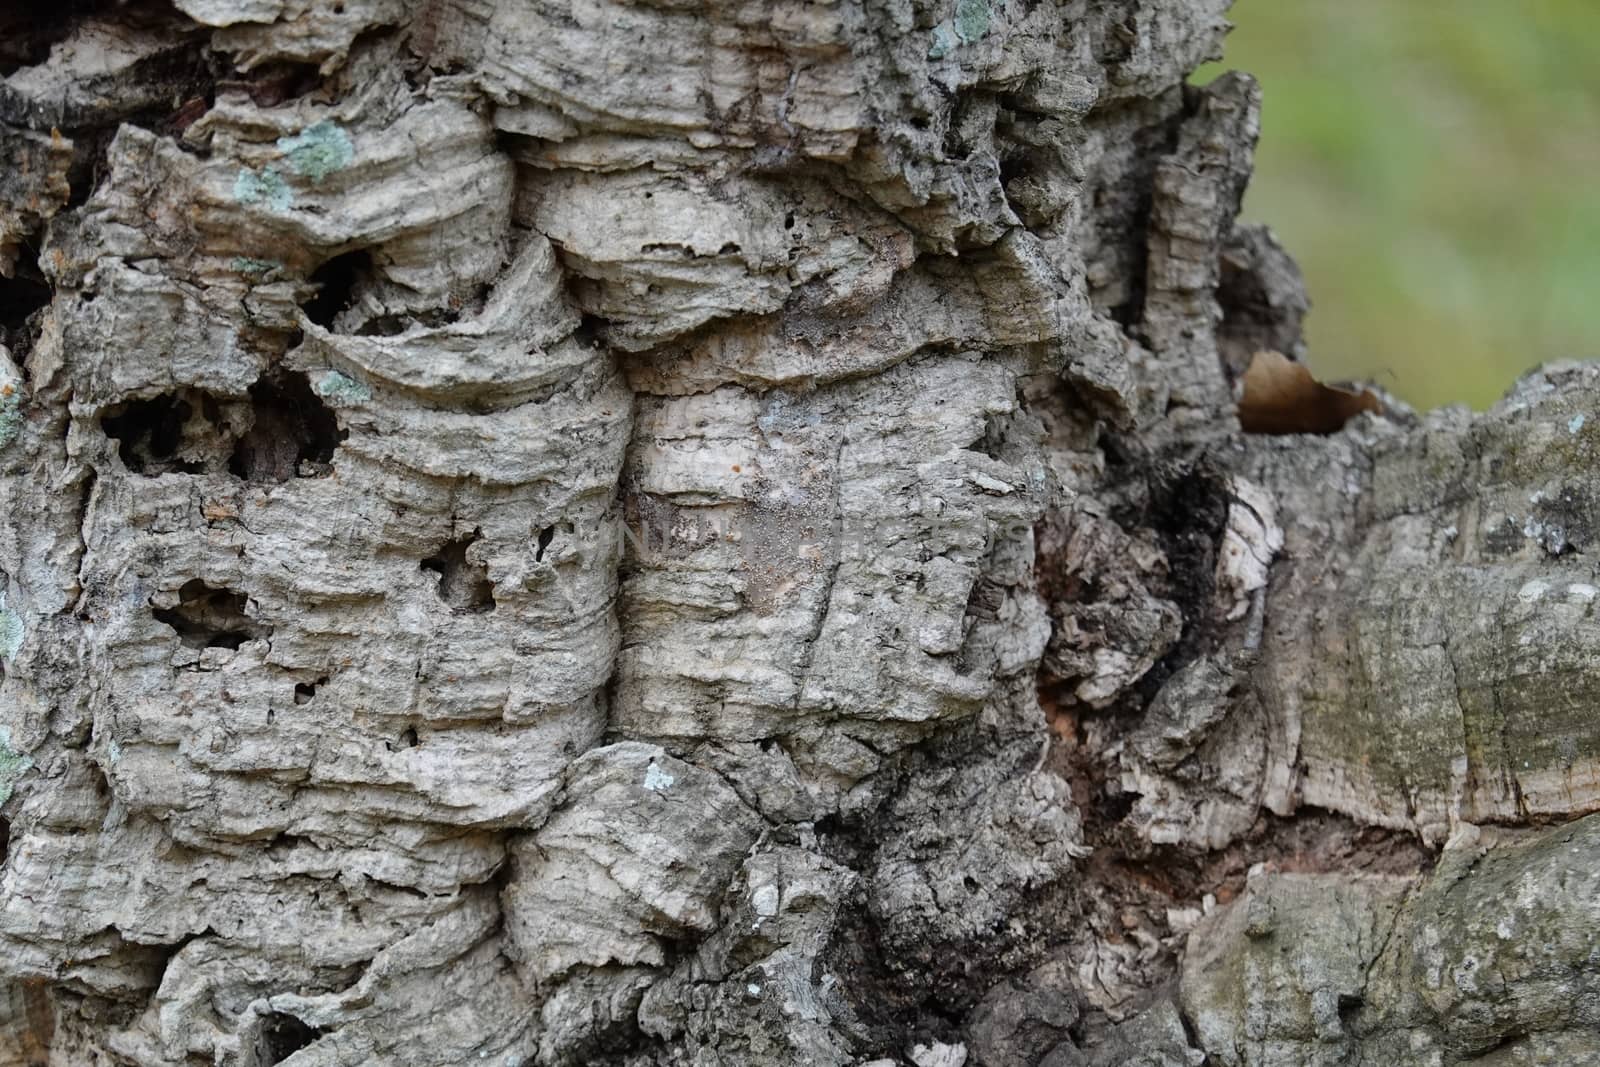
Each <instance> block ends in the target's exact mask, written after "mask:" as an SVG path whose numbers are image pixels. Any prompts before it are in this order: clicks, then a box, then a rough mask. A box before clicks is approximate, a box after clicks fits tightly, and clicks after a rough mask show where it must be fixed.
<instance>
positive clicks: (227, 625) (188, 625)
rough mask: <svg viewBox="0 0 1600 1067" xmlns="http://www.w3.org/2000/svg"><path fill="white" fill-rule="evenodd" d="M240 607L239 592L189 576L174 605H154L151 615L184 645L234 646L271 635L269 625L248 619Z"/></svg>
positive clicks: (205, 646) (242, 596) (242, 605)
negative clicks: (168, 606)
mask: <svg viewBox="0 0 1600 1067" xmlns="http://www.w3.org/2000/svg"><path fill="white" fill-rule="evenodd" d="M244 609H245V595H244V594H243V593H236V592H234V591H233V590H232V589H218V588H216V587H215V586H211V585H207V584H206V583H205V582H203V581H201V580H200V579H199V578H192V579H190V580H189V581H187V582H184V583H183V587H182V588H181V589H179V590H178V606H177V607H175V608H155V609H153V610H152V611H151V614H153V615H154V616H155V617H156V621H158V622H164V623H166V624H167V625H168V626H170V627H172V629H173V630H174V631H175V632H176V633H177V635H178V638H179V640H181V641H182V642H183V644H184V646H185V647H187V648H229V649H237V648H238V647H239V646H240V645H242V644H244V643H245V642H246V641H256V640H260V639H261V638H265V637H270V636H271V635H272V627H270V626H267V625H265V624H264V623H260V622H257V621H256V620H255V619H252V618H251V617H250V616H248V615H246V614H245V610H244Z"/></svg>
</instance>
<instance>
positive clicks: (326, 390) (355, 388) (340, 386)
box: [317, 370, 372, 404]
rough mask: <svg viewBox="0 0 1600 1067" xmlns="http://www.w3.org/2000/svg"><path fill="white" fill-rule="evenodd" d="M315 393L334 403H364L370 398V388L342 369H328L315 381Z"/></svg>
mask: <svg viewBox="0 0 1600 1067" xmlns="http://www.w3.org/2000/svg"><path fill="white" fill-rule="evenodd" d="M317 395H318V396H320V397H323V398H324V399H327V400H331V401H333V402H334V403H335V404H364V403H366V402H367V401H368V400H371V399H372V390H371V389H369V388H368V387H367V385H366V383H365V382H358V381H356V379H354V378H352V377H350V375H348V374H345V373H344V372H343V371H336V370H330V371H329V372H328V373H327V374H324V375H323V376H322V377H321V378H320V379H319V380H318V381H317Z"/></svg>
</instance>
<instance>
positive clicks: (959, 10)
mask: <svg viewBox="0 0 1600 1067" xmlns="http://www.w3.org/2000/svg"><path fill="white" fill-rule="evenodd" d="M990 16H991V12H990V11H989V4H988V0H956V36H957V37H959V38H961V39H962V40H963V41H964V42H966V43H967V44H972V43H973V42H974V41H981V40H983V39H984V38H985V37H987V36H988V35H989V19H990Z"/></svg>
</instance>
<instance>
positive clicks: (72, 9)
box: [0, 0, 120, 78]
mask: <svg viewBox="0 0 1600 1067" xmlns="http://www.w3.org/2000/svg"><path fill="white" fill-rule="evenodd" d="M111 6H112V3H111V0H57V2H56V3H52V4H16V5H13V6H12V7H11V9H10V10H6V9H5V8H3V7H0V78H5V77H10V76H11V75H12V74H14V73H16V72H17V71H19V70H21V69H22V68H23V67H34V66H38V65H39V64H40V63H43V62H44V61H45V60H46V59H48V58H49V57H50V47H51V45H54V44H57V43H59V42H61V41H64V40H66V39H67V37H69V36H70V35H71V34H72V30H73V27H74V26H76V25H77V22H78V20H79V19H80V18H82V17H83V16H84V15H89V14H93V13H94V12H96V11H100V10H104V9H106V8H109V7H111ZM118 6H120V5H118Z"/></svg>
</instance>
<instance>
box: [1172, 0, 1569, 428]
mask: <svg viewBox="0 0 1600 1067" xmlns="http://www.w3.org/2000/svg"><path fill="white" fill-rule="evenodd" d="M1231 17H1232V19H1233V21H1234V22H1235V23H1236V24H1237V28H1236V29H1235V30H1234V32H1233V34H1232V36H1231V37H1230V38H1229V42H1228V55H1227V59H1226V62H1225V63H1224V64H1222V65H1217V66H1213V67H1210V68H1207V69H1205V70H1202V71H1201V72H1200V74H1199V75H1198V76H1197V78H1196V81H1200V82H1204V81H1209V80H1210V78H1211V77H1213V76H1214V75H1215V74H1216V73H1218V72H1220V71H1221V70H1223V69H1226V68H1238V69H1241V70H1248V71H1250V72H1252V73H1253V74H1255V75H1256V76H1257V77H1258V78H1260V80H1261V82H1262V85H1263V88H1264V90H1265V94H1266V104H1265V110H1264V115H1263V125H1264V133H1263V137H1262V142H1261V147H1260V150H1259V152H1258V154H1257V171H1256V178H1255V181H1254V182H1253V184H1252V186H1251V189H1250V192H1249V194H1248V197H1247V199H1246V202H1245V215H1246V217H1247V218H1249V219H1252V220H1261V221H1266V222H1269V223H1271V224H1272V226H1273V227H1274V229H1276V230H1277V232H1278V233H1279V235H1280V236H1281V237H1282V238H1283V239H1284V242H1285V243H1286V244H1287V246H1288V247H1289V249H1290V250H1291V251H1292V252H1294V253H1295V255H1296V257H1297V258H1298V259H1299V260H1300V263H1301V265H1302V267H1304V269H1305V273H1306V277H1307V281H1308V284H1309V286H1310V290H1311V296H1312V300H1313V303H1314V310H1313V312H1312V315H1311V319H1310V322H1309V332H1310V341H1311V362H1312V365H1313V367H1314V368H1315V370H1316V371H1317V373H1318V374H1319V376H1321V377H1324V378H1341V377H1371V378H1374V379H1376V380H1377V381H1378V382H1379V383H1380V384H1382V385H1383V386H1385V387H1386V388H1388V389H1390V390H1392V391H1393V392H1395V393H1397V394H1399V395H1400V396H1402V397H1403V398H1405V399H1406V400H1408V401H1410V402H1411V403H1413V404H1416V405H1418V406H1419V407H1431V406H1433V405H1436V404H1442V403H1449V402H1452V401H1466V402H1468V403H1471V404H1473V405H1474V406H1477V407H1482V406H1484V405H1485V404H1487V403H1488V402H1490V401H1492V400H1493V399H1494V398H1495V397H1496V396H1498V395H1499V394H1500V393H1501V392H1503V391H1504V389H1505V387H1506V386H1507V384H1509V382H1510V381H1511V380H1512V379H1513V378H1514V377H1515V376H1516V375H1517V374H1519V373H1520V372H1521V371H1523V370H1524V369H1526V368H1527V367H1530V366H1532V365H1534V364H1536V363H1540V362H1543V361H1547V360H1552V359H1560V358H1569V357H1583V358H1600V292H1597V291H1596V290H1597V287H1600V2H1596V0H1519V2H1515V3H1513V2H1509V0H1404V2H1401V3H1397V2H1395V0H1290V2H1284V0H1238V3H1237V4H1236V6H1235V7H1234V9H1233V12H1232V15H1231Z"/></svg>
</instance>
